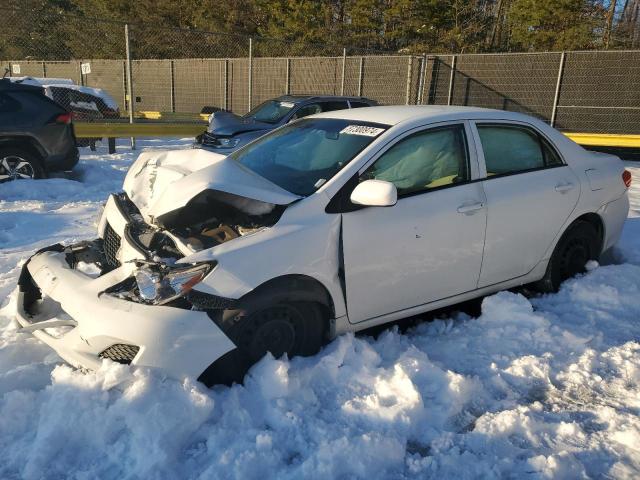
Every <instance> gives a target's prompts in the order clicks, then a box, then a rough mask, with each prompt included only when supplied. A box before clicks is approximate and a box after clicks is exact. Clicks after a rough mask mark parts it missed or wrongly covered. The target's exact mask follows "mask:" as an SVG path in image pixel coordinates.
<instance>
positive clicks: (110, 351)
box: [98, 343, 140, 365]
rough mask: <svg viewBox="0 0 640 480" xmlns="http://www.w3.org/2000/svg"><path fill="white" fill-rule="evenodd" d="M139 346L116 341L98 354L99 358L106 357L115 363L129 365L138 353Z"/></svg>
mask: <svg viewBox="0 0 640 480" xmlns="http://www.w3.org/2000/svg"><path fill="white" fill-rule="evenodd" d="M139 350H140V347H138V346H137V345H126V344H124V343H116V344H115V345H111V346H110V347H109V348H107V349H106V350H103V351H102V352H100V353H99V354H98V356H99V357H100V358H108V359H109V360H113V361H114V362H117V363H123V364H125V365H129V364H130V363H131V362H132V361H133V359H134V358H135V356H136V355H137V354H138V351H139Z"/></svg>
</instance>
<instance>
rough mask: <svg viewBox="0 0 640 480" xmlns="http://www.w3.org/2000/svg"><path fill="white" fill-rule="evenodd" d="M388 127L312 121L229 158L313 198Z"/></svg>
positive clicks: (288, 128) (297, 124)
mask: <svg viewBox="0 0 640 480" xmlns="http://www.w3.org/2000/svg"><path fill="white" fill-rule="evenodd" d="M387 128H388V125H380V124H376V123H368V122H360V121H354V120H338V119H334V118H308V119H303V120H300V121H298V122H295V123H292V124H289V125H287V126H285V127H282V128H279V129H278V130H275V131H273V132H272V133H269V134H267V135H265V136H264V137H261V138H259V139H258V140H256V141H255V142H253V143H250V144H249V145H247V146H246V147H244V148H241V149H240V150H237V151H235V152H234V153H232V154H231V155H230V156H229V157H230V158H232V159H234V160H235V161H237V162H239V163H241V164H242V165H244V166H245V167H247V168H249V169H250V170H253V171H254V172H255V173H257V174H259V175H261V176H263V177H264V178H266V179H267V180H269V181H271V182H273V183H275V184H276V185H278V186H280V187H282V188H284V189H285V190H288V191H289V192H292V193H295V194H296V195H303V196H307V195H311V194H312V193H313V192H315V191H316V190H317V189H318V188H320V187H321V186H322V185H323V184H324V183H325V182H326V181H327V180H329V179H330V178H331V177H333V176H334V175H335V174H336V173H338V172H339V171H340V169H341V168H343V167H344V166H345V165H346V164H347V163H349V162H350V161H351V160H352V159H353V158H354V157H355V156H356V155H357V154H358V153H360V152H361V151H362V150H363V149H364V148H365V147H366V146H367V145H369V144H370V143H371V142H373V141H374V140H375V139H376V137H378V136H379V135H380V134H381V133H382V132H384V131H385V130H386V129H387Z"/></svg>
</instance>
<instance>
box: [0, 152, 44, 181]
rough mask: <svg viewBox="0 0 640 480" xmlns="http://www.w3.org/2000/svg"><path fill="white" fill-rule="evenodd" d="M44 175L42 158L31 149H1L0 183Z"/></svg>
mask: <svg viewBox="0 0 640 480" xmlns="http://www.w3.org/2000/svg"><path fill="white" fill-rule="evenodd" d="M44 177H45V173H44V169H43V168H42V163H41V162H40V158H39V157H38V156H36V155H34V154H33V153H31V152H30V151H29V150H25V149H21V148H17V147H6V148H2V149H0V183H2V182H10V181H11V180H19V179H27V178H29V179H37V178H44Z"/></svg>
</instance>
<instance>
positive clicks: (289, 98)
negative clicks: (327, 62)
mask: <svg viewBox="0 0 640 480" xmlns="http://www.w3.org/2000/svg"><path fill="white" fill-rule="evenodd" d="M274 100H278V101H280V102H293V103H302V102H306V101H308V100H354V101H364V102H374V101H373V100H371V99H370V98H366V97H350V96H344V95H282V96H280V97H277V98H275V99H274ZM374 103H375V102H374Z"/></svg>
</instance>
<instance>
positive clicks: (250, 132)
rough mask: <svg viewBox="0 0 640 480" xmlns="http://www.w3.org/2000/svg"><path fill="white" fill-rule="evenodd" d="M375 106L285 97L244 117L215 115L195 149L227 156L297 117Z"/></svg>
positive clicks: (348, 100)
mask: <svg viewBox="0 0 640 480" xmlns="http://www.w3.org/2000/svg"><path fill="white" fill-rule="evenodd" d="M375 105H377V102H375V101H374V100H370V99H368V98H364V97H341V96H318V95H283V96H281V97H278V98H274V99H272V100H267V101H266V102H264V103H261V104H260V105H258V106H257V107H256V108H254V109H253V110H251V111H250V112H249V113H247V114H245V115H243V116H238V115H235V114H233V113H231V112H227V111H218V112H214V113H212V114H211V116H210V117H209V128H208V129H207V130H206V131H205V132H204V133H202V134H201V135H198V136H197V137H196V146H202V147H205V148H207V149H210V150H212V151H214V152H216V153H221V154H224V155H226V154H229V153H231V152H233V151H234V150H237V149H238V148H240V147H242V146H244V145H246V144H247V143H249V142H251V141H253V140H255V139H256V138H258V137H261V136H262V135H264V134H265V133H268V132H270V131H271V130H274V129H276V128H278V127H280V126H282V125H284V124H286V123H288V122H291V121H293V120H296V119H298V118H302V117H306V116H308V115H313V114H316V113H320V112H330V111H333V110H346V109H349V108H359V107H373V106H375Z"/></svg>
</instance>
